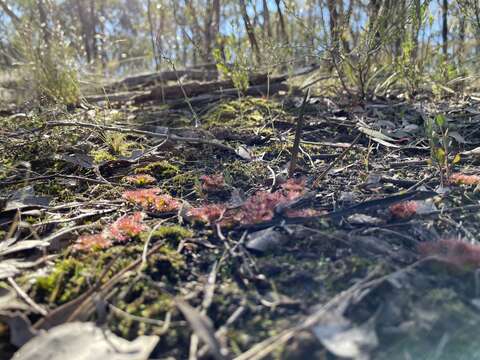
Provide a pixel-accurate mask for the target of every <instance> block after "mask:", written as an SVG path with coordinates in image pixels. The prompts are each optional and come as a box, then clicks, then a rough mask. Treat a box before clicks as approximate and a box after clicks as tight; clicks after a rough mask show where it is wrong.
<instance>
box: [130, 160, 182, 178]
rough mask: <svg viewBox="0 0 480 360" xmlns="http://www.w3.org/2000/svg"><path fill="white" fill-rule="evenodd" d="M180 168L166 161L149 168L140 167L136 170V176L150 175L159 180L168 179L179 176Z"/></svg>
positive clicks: (153, 164)
mask: <svg viewBox="0 0 480 360" xmlns="http://www.w3.org/2000/svg"><path fill="white" fill-rule="evenodd" d="M179 173H180V168H179V167H178V166H176V165H173V164H171V163H169V162H168V161H166V160H162V161H156V162H153V163H151V164H148V165H147V166H143V167H138V168H136V169H135V174H150V175H152V176H155V177H156V178H159V179H168V178H171V177H174V176H175V175H178V174H179Z"/></svg>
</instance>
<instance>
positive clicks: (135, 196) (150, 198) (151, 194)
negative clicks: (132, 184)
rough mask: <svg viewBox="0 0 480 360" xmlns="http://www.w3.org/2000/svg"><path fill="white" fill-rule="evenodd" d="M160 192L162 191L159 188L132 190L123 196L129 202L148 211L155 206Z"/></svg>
mask: <svg viewBox="0 0 480 360" xmlns="http://www.w3.org/2000/svg"><path fill="white" fill-rule="evenodd" d="M160 191H161V190H160V189H159V188H151V189H142V190H130V191H125V192H124V193H123V194H122V197H123V198H124V199H125V200H127V201H129V202H132V203H134V204H137V205H140V206H141V207H143V208H144V209H148V208H150V207H153V206H154V205H155V200H156V199H157V197H158V193H160Z"/></svg>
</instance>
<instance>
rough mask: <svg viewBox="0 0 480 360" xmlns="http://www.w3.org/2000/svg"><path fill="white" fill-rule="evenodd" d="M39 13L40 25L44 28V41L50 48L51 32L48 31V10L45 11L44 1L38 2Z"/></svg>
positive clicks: (38, 0)
mask: <svg viewBox="0 0 480 360" xmlns="http://www.w3.org/2000/svg"><path fill="white" fill-rule="evenodd" d="M37 8H38V13H39V15H40V24H41V27H42V34H43V40H44V41H45V44H46V45H47V47H49V46H50V30H49V29H48V16H47V10H46V9H45V4H44V3H43V0H37Z"/></svg>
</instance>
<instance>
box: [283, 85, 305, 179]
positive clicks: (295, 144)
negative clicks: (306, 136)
mask: <svg viewBox="0 0 480 360" xmlns="http://www.w3.org/2000/svg"><path fill="white" fill-rule="evenodd" d="M309 97H310V88H308V89H307V91H306V92H305V96H304V97H303V102H302V106H301V107H300V114H299V116H298V120H297V129H296V130H295V139H294V140H293V146H292V158H291V160H290V166H289V168H288V177H292V175H293V173H294V171H295V167H296V165H297V159H298V151H299V148H300V138H301V137H302V129H303V115H304V114H305V106H306V105H307V101H308V98H309Z"/></svg>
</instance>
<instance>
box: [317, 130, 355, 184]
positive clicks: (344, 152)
mask: <svg viewBox="0 0 480 360" xmlns="http://www.w3.org/2000/svg"><path fill="white" fill-rule="evenodd" d="M361 136H362V134H358V135H357V137H356V138H355V139H353V141H352V143H351V144H350V146H349V147H347V148H346V149H345V150H343V151H342V153H341V154H340V155H338V156H337V157H336V158H335V160H333V161H332V162H331V163H330V165H328V166H327V168H326V169H325V170H323V172H322V173H321V174H320V175H319V176H318V177H317V178H316V179H315V181H314V182H313V184H312V187H313V188H316V187H318V185H319V183H320V181H322V180H323V178H324V177H325V176H326V175H327V174H328V172H329V171H330V170H331V169H332V168H333V167H334V166H335V164H336V163H337V162H339V161H340V160H341V159H343V158H344V157H345V155H347V153H348V152H349V151H350V149H351V148H352V147H353V146H354V145H355V144H356V143H357V142H358V140H360V137H361Z"/></svg>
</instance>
